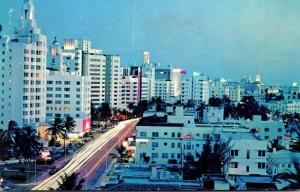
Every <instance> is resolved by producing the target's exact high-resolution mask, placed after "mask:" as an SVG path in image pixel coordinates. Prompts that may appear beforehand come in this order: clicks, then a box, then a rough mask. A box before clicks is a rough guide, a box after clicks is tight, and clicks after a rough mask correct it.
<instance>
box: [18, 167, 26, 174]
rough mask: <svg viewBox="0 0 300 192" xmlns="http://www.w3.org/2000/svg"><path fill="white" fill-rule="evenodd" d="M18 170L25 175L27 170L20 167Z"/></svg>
mask: <svg viewBox="0 0 300 192" xmlns="http://www.w3.org/2000/svg"><path fill="white" fill-rule="evenodd" d="M18 170H19V171H20V172H21V173H25V170H26V168H25V167H18Z"/></svg>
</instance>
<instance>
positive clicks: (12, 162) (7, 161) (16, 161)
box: [4, 159, 20, 165]
mask: <svg viewBox="0 0 300 192" xmlns="http://www.w3.org/2000/svg"><path fill="white" fill-rule="evenodd" d="M19 162H20V161H19V160H18V159H9V160H6V161H4V165H11V164H16V163H19Z"/></svg>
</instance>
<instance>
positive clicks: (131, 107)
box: [127, 103, 134, 111]
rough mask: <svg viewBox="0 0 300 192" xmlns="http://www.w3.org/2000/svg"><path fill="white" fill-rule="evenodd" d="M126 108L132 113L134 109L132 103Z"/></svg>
mask: <svg viewBox="0 0 300 192" xmlns="http://www.w3.org/2000/svg"><path fill="white" fill-rule="evenodd" d="M127 107H128V109H129V111H132V110H133V109H134V103H129V104H128V106H127Z"/></svg>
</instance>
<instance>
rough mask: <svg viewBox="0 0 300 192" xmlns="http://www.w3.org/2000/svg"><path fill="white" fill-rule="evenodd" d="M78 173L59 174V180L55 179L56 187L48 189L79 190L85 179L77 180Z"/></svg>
mask: <svg viewBox="0 0 300 192" xmlns="http://www.w3.org/2000/svg"><path fill="white" fill-rule="evenodd" d="M78 175H79V173H75V172H74V173H72V174H70V175H67V174H66V173H64V175H62V176H60V181H57V183H58V188H57V189H54V188H50V189H49V190H52V191H79V190H81V188H82V186H83V184H84V182H85V179H80V180H79V182H77V179H78Z"/></svg>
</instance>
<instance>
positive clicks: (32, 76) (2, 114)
mask: <svg viewBox="0 0 300 192" xmlns="http://www.w3.org/2000/svg"><path fill="white" fill-rule="evenodd" d="M0 41H1V46H0V55H1V57H0V58H1V59H0V69H1V70H0V91H1V94H0V127H2V128H7V125H8V122H9V121H10V120H14V121H16V122H17V123H18V124H19V125H20V126H22V125H33V126H37V124H38V123H39V122H44V120H45V101H46V100H45V99H46V98H45V70H46V58H47V37H46V36H45V35H43V34H42V32H41V29H40V28H39V27H38V26H37V23H36V21H35V16H34V7H33V4H32V1H31V0H29V1H24V2H23V6H22V13H21V18H20V22H19V26H17V28H16V30H15V33H14V35H13V36H12V37H11V38H9V37H7V36H0Z"/></svg>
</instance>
